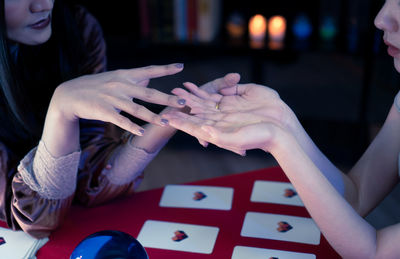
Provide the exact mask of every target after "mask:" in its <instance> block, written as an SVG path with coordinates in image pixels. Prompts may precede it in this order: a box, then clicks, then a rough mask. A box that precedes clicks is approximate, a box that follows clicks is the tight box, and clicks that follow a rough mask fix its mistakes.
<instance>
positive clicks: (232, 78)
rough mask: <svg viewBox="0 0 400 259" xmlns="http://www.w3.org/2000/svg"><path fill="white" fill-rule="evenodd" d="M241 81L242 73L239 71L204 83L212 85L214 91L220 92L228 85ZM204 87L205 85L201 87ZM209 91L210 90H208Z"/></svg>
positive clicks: (208, 85) (207, 85) (206, 85)
mask: <svg viewBox="0 0 400 259" xmlns="http://www.w3.org/2000/svg"><path fill="white" fill-rule="evenodd" d="M239 81H240V75H239V74H238V73H229V74H226V75H225V76H224V77H222V78H218V79H215V80H213V81H211V82H209V83H207V84H205V85H204V87H207V88H208V87H212V89H213V92H215V93H216V92H218V91H219V90H221V89H223V88H226V87H231V86H234V85H236V84H237V83H239ZM201 88H203V87H201ZM208 92H209V91H208Z"/></svg>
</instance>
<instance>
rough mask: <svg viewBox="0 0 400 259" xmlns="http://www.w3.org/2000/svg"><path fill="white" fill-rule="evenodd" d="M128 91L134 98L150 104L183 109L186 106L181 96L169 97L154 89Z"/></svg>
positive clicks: (135, 88)
mask: <svg viewBox="0 0 400 259" xmlns="http://www.w3.org/2000/svg"><path fill="white" fill-rule="evenodd" d="M128 91H129V95H130V96H131V97H132V98H136V99H140V100H142V101H146V102H149V103H155V104H161V105H166V106H171V107H176V108H182V107H184V106H185V104H186V100H185V99H182V98H180V97H179V96H174V95H169V94H166V93H163V92H160V91H158V90H156V89H152V88H142V87H139V88H138V87H131V88H130V89H129V90H128Z"/></svg>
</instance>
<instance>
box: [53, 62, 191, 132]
mask: <svg viewBox="0 0 400 259" xmlns="http://www.w3.org/2000/svg"><path fill="white" fill-rule="evenodd" d="M182 69H183V66H182V64H170V65H163V66H148V67H143V68H136V69H126V70H123V69H121V70H115V71H111V72H105V73H101V74H95V75H88V76H82V77H79V78H76V79H73V80H70V81H67V82H65V83H63V84H61V85H60V86H59V87H58V88H57V89H56V91H55V93H54V95H53V98H52V101H51V105H50V107H51V108H52V109H53V110H52V111H54V110H55V111H57V113H58V114H61V116H63V117H64V118H65V119H66V120H70V121H73V120H77V119H79V118H83V119H92V120H102V121H106V122H111V123H113V124H115V125H117V126H119V127H121V128H123V129H125V130H127V131H130V132H132V133H133V134H136V135H142V134H143V129H142V128H141V127H140V126H138V125H137V124H135V123H133V122H132V121H131V120H130V119H128V118H127V117H125V116H123V115H121V114H120V112H121V111H124V112H126V113H128V114H130V115H132V116H134V117H137V118H139V119H142V120H144V121H147V122H149V123H153V124H157V125H160V126H163V125H164V124H165V120H163V119H162V118H161V116H160V115H157V114H154V113H153V112H151V111H150V110H148V109H147V108H145V107H144V106H142V105H139V104H136V103H134V102H133V101H132V99H133V98H135V99H140V100H143V101H146V102H150V103H155V104H160V105H167V106H171V107H177V108H182V107H184V106H185V100H182V99H181V98H179V97H177V96H174V95H168V94H165V93H162V92H160V91H157V90H155V89H150V88H146V86H147V85H148V83H149V81H150V79H152V78H157V77H162V76H166V75H173V74H176V73H178V72H180V71H182Z"/></svg>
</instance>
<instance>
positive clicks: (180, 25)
mask: <svg viewBox="0 0 400 259" xmlns="http://www.w3.org/2000/svg"><path fill="white" fill-rule="evenodd" d="M137 10H138V11H139V19H140V23H139V26H140V38H141V40H142V41H145V42H150V43H153V44H157V43H211V42H213V41H214V40H215V39H216V38H217V37H218V35H219V31H220V27H221V1H220V0H162V1H159V0H139V1H138V8H137Z"/></svg>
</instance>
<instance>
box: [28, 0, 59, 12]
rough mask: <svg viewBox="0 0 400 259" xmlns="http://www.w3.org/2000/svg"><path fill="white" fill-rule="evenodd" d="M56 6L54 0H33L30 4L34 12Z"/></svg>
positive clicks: (48, 9) (44, 10)
mask: <svg viewBox="0 0 400 259" xmlns="http://www.w3.org/2000/svg"><path fill="white" fill-rule="evenodd" d="M53 6H54V0H33V1H32V2H31V5H30V9H31V12H32V13H40V12H47V11H51V10H52V9H53Z"/></svg>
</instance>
